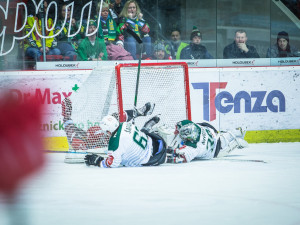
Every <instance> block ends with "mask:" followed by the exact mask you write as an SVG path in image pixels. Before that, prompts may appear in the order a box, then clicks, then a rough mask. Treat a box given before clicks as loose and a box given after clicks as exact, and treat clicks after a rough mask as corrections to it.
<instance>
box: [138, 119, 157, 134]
mask: <svg viewBox="0 0 300 225" xmlns="http://www.w3.org/2000/svg"><path fill="white" fill-rule="evenodd" d="M159 121H160V118H159V115H156V116H154V117H152V118H151V119H150V120H148V121H147V122H146V123H145V124H144V126H143V128H142V129H141V131H143V132H145V131H146V132H149V133H150V131H151V130H152V127H153V126H155V125H156V124H158V122H159Z"/></svg>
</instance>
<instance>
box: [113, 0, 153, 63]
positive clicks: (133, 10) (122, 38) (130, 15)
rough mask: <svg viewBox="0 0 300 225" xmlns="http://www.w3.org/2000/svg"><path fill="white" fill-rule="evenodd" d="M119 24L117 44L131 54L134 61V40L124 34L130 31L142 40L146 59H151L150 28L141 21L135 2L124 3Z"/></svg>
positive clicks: (130, 0)
mask: <svg viewBox="0 0 300 225" xmlns="http://www.w3.org/2000/svg"><path fill="white" fill-rule="evenodd" d="M119 17H120V21H121V22H120V24H119V26H118V30H117V31H118V42H117V44H120V45H122V46H124V48H125V49H126V50H127V51H128V52H130V53H131V55H132V57H133V58H134V59H137V57H136V55H137V47H136V40H135V39H134V38H133V37H132V36H131V35H130V34H128V33H127V32H126V29H131V30H132V31H134V32H135V33H136V34H137V35H139V36H140V37H141V39H142V40H143V46H144V50H145V52H146V55H147V56H148V57H151V55H152V51H151V37H150V36H149V32H150V27H149V25H148V24H147V23H146V21H145V20H144V19H143V14H142V13H141V9H140V7H139V5H138V4H137V2H136V1H135V0H129V1H127V2H126V3H125V5H124V7H123V10H122V11H121V13H120V15H119Z"/></svg>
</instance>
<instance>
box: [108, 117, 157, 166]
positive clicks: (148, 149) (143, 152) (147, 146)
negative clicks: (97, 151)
mask: <svg viewBox="0 0 300 225" xmlns="http://www.w3.org/2000/svg"><path fill="white" fill-rule="evenodd" d="M152 148H153V147H152V139H151V138H150V137H148V136H147V135H146V134H145V133H144V132H141V131H140V130H139V129H138V128H137V127H136V126H135V125H134V124H132V123H129V122H124V123H121V124H120V126H119V128H118V130H117V132H116V133H115V134H114V135H113V136H112V137H111V138H110V140H109V144H108V155H109V158H110V163H109V167H118V166H119V165H123V166H130V167H135V166H141V165H142V164H145V163H147V162H148V161H149V159H150V156H151V155H152Z"/></svg>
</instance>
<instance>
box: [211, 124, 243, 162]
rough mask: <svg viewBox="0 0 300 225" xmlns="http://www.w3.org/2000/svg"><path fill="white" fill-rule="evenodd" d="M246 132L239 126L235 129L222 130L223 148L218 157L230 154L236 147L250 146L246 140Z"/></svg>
mask: <svg viewBox="0 0 300 225" xmlns="http://www.w3.org/2000/svg"><path fill="white" fill-rule="evenodd" d="M244 136H245V132H244V131H243V130H242V129H240V128H238V129H236V130H233V131H227V132H221V134H220V141H221V149H220V152H219V154H218V155H217V157H218V158H220V157H223V156H226V155H228V154H229V153H230V152H232V151H233V150H234V149H236V148H238V149H242V148H246V147H248V143H247V141H245V140H244Z"/></svg>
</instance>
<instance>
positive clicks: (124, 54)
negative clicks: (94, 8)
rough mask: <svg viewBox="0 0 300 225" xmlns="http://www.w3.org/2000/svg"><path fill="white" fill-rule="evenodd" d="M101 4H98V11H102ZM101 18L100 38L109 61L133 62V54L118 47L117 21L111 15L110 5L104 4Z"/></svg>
mask: <svg viewBox="0 0 300 225" xmlns="http://www.w3.org/2000/svg"><path fill="white" fill-rule="evenodd" d="M100 6H101V2H100V3H99V4H98V11H99V10H100ZM101 10H102V11H101V17H100V24H101V26H100V27H99V32H98V37H100V38H102V39H104V41H105V44H106V51H107V56H108V59H109V60H133V57H132V56H131V54H130V53H129V52H128V51H126V50H125V49H124V48H123V47H122V46H119V45H116V44H115V40H116V38H117V32H116V31H117V25H116V22H115V20H114V19H113V18H112V16H111V15H110V12H111V11H110V10H109V5H108V4H107V3H105V2H103V4H102V9H101Z"/></svg>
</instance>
